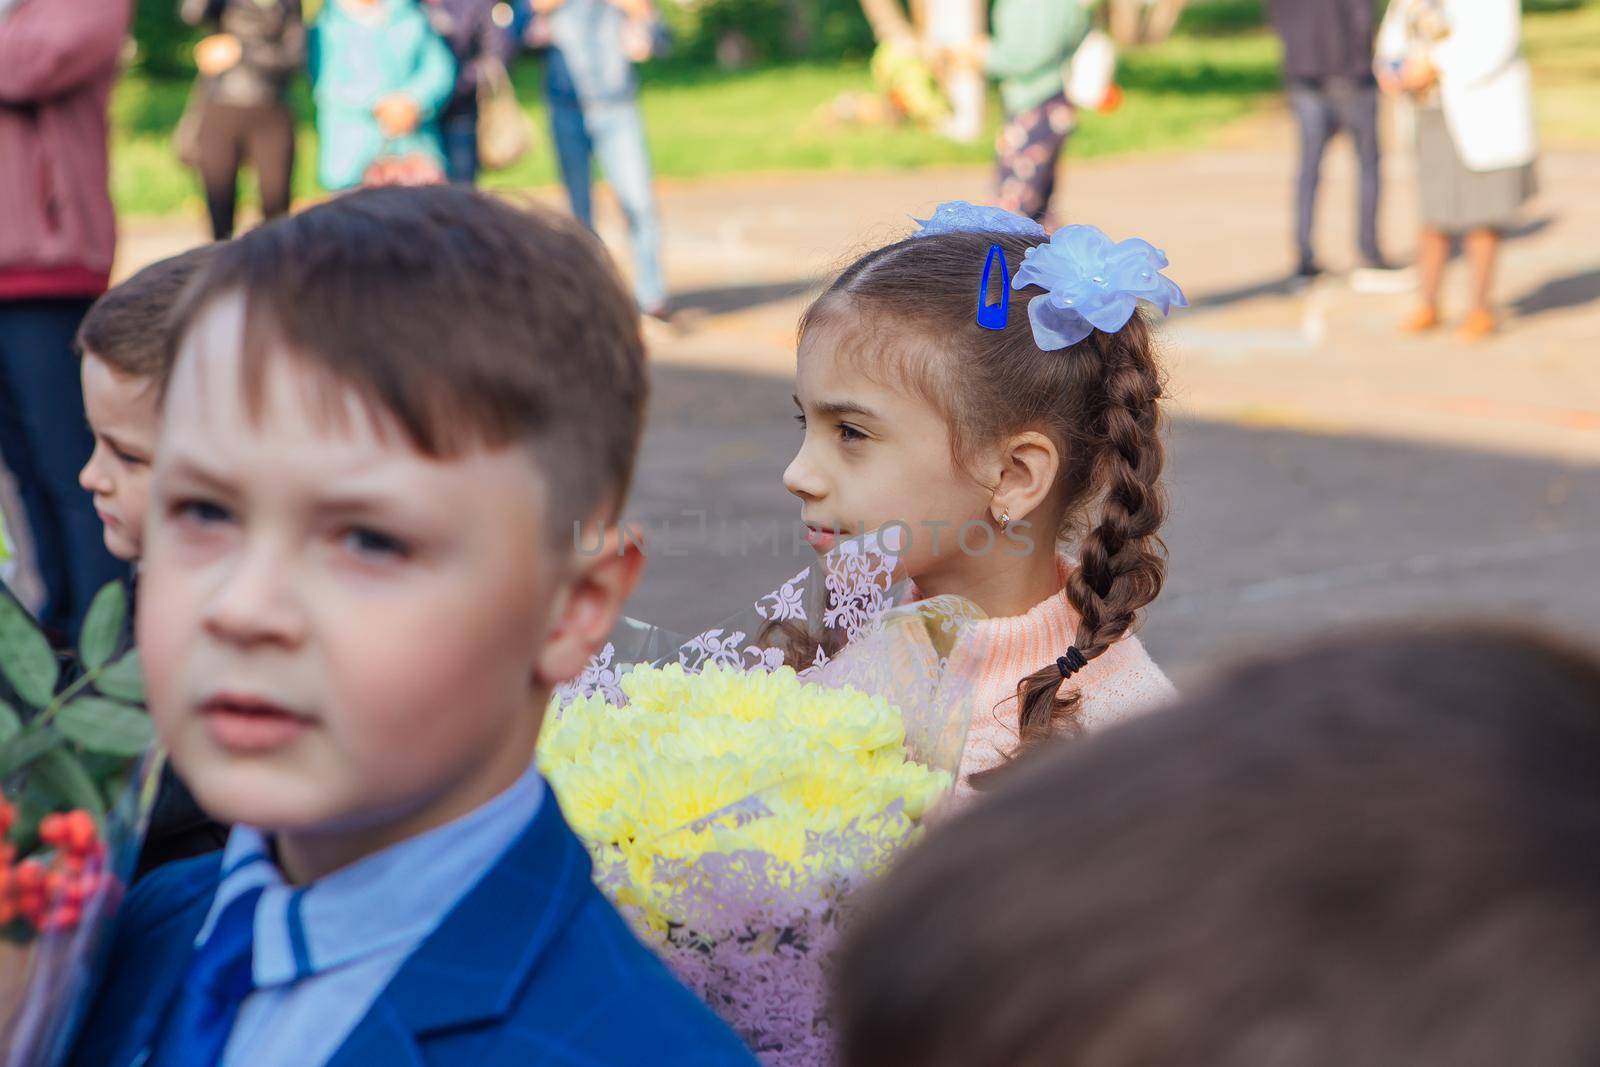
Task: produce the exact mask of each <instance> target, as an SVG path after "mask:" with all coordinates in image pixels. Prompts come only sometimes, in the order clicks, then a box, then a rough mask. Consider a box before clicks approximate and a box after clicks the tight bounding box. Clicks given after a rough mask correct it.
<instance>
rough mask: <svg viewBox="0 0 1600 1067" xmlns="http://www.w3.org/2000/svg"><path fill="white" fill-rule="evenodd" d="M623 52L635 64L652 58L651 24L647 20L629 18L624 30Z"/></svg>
mask: <svg viewBox="0 0 1600 1067" xmlns="http://www.w3.org/2000/svg"><path fill="white" fill-rule="evenodd" d="M622 51H623V53H624V54H625V55H627V57H628V58H629V59H630V60H632V61H633V62H635V63H643V62H644V61H645V60H647V59H649V58H650V51H651V42H650V22H649V20H647V19H638V18H629V19H628V21H627V23H626V24H625V25H624V26H623V28H622Z"/></svg>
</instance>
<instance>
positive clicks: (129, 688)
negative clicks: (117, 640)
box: [94, 652, 144, 704]
mask: <svg viewBox="0 0 1600 1067" xmlns="http://www.w3.org/2000/svg"><path fill="white" fill-rule="evenodd" d="M94 687H95V688H96V689H98V690H100V692H102V693H104V694H105V695H106V696H108V697H115V698H116V699H118V700H123V701H126V702H127V703H129V704H143V703H144V673H143V672H142V671H141V670H140V669H139V653H138V652H129V653H128V654H127V655H125V656H123V657H122V658H121V659H119V660H117V661H116V662H115V663H113V664H112V665H111V666H109V667H107V668H106V669H105V670H103V671H101V672H100V673H99V674H98V675H96V676H95V679H94Z"/></svg>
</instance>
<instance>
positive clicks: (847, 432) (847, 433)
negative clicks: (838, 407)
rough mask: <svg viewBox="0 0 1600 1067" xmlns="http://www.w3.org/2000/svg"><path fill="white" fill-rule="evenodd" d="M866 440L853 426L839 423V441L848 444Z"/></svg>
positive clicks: (865, 436) (864, 435)
mask: <svg viewBox="0 0 1600 1067" xmlns="http://www.w3.org/2000/svg"><path fill="white" fill-rule="evenodd" d="M866 439H867V435H866V434H864V433H862V432H861V431H860V430H858V429H856V428H855V427H854V426H851V425H850V424H849V423H848V422H841V423H840V424H839V440H841V441H844V442H846V443H849V442H854V441H865V440H866Z"/></svg>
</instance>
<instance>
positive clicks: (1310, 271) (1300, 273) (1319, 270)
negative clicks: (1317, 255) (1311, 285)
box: [1294, 259, 1327, 282]
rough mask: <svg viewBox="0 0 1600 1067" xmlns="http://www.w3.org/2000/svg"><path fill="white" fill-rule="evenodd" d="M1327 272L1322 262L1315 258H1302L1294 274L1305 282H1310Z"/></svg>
mask: <svg viewBox="0 0 1600 1067" xmlns="http://www.w3.org/2000/svg"><path fill="white" fill-rule="evenodd" d="M1325 273H1327V272H1326V271H1325V270H1324V269H1323V266H1322V264H1321V263H1318V262H1317V261H1316V260H1314V259H1302V260H1301V261H1300V265H1299V266H1298V267H1296V268H1295V269H1294V276H1295V277H1296V278H1298V279H1300V280H1301V281H1303V282H1309V281H1311V280H1312V279H1313V278H1316V277H1319V276H1320V275H1322V274H1325Z"/></svg>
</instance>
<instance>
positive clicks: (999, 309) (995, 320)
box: [978, 245, 1011, 330]
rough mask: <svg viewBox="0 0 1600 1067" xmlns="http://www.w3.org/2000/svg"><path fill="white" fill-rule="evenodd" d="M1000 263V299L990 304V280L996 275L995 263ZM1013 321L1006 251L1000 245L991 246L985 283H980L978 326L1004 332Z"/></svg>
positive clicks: (984, 271) (984, 273)
mask: <svg viewBox="0 0 1600 1067" xmlns="http://www.w3.org/2000/svg"><path fill="white" fill-rule="evenodd" d="M996 260H999V261H1000V299H999V300H998V301H996V302H995V303H993V304H991V303H989V279H990V278H991V277H993V275H994V264H995V261H996ZM1010 320H1011V269H1010V268H1009V267H1007V266H1006V251H1005V249H1003V248H1001V247H1000V246H999V245H990V246H989V258H987V259H985V260H984V261H983V281H981V282H979V283H978V325H979V326H982V327H983V328H984V329H985V330H1003V329H1005V328H1006V323H1007V322H1009V321H1010Z"/></svg>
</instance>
